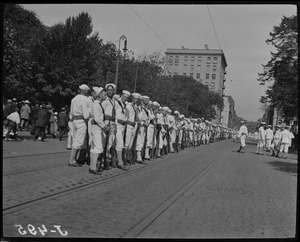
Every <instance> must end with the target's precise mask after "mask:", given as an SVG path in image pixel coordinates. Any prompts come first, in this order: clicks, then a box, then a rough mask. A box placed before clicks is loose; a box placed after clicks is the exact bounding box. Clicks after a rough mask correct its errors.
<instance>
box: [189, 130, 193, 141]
mask: <svg viewBox="0 0 300 242" xmlns="http://www.w3.org/2000/svg"><path fill="white" fill-rule="evenodd" d="M189 135H190V142H193V141H194V131H191V130H190V131H189Z"/></svg>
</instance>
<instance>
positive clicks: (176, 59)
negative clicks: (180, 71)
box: [175, 55, 179, 63]
mask: <svg viewBox="0 0 300 242" xmlns="http://www.w3.org/2000/svg"><path fill="white" fill-rule="evenodd" d="M175 63H179V56H178V55H176V56H175Z"/></svg>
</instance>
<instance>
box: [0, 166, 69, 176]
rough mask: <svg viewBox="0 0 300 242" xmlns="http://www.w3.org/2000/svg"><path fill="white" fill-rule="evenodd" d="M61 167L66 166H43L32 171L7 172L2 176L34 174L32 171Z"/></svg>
mask: <svg viewBox="0 0 300 242" xmlns="http://www.w3.org/2000/svg"><path fill="white" fill-rule="evenodd" d="M63 166H67V165H66V164H63V165H49V166H43V167H40V168H37V169H32V170H21V171H17V172H10V173H9V172H8V173H3V176H12V175H20V174H25V173H28V172H34V171H42V170H46V169H51V168H56V167H58V168H59V167H63Z"/></svg>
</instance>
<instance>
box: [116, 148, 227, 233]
mask: <svg viewBox="0 0 300 242" xmlns="http://www.w3.org/2000/svg"><path fill="white" fill-rule="evenodd" d="M225 155H228V151H227V152H224V153H222V154H221V155H220V156H218V157H217V158H216V159H215V160H213V161H212V162H211V163H209V164H208V165H207V166H206V167H205V168H204V169H202V170H201V171H200V172H199V173H198V174H197V175H196V176H195V177H194V178H193V179H192V180H190V181H189V182H188V183H187V184H185V185H184V186H183V187H181V188H180V189H179V190H177V192H175V193H173V194H172V195H171V196H170V197H169V198H168V199H167V200H165V201H164V202H162V203H161V204H160V205H159V206H158V207H157V208H156V209H154V210H153V211H152V212H150V214H149V215H147V216H146V217H145V218H143V219H142V220H141V221H139V222H138V223H137V224H136V225H135V226H133V227H132V228H131V229H129V230H128V231H127V232H126V233H125V234H124V235H123V236H122V238H136V237H137V236H138V235H139V234H141V233H142V232H143V231H144V230H145V229H147V227H148V226H149V225H151V223H153V221H155V220H156V219H157V218H158V217H159V216H160V215H162V214H163V213H164V212H165V211H166V210H167V209H168V208H169V207H170V206H171V205H172V204H174V203H175V202H176V201H177V200H178V199H179V198H180V197H182V196H183V195H184V194H185V193H186V192H187V191H188V190H189V189H191V188H192V187H193V186H194V185H195V184H196V183H197V182H198V181H199V180H201V179H202V178H203V177H204V176H205V175H206V174H207V173H208V172H209V171H210V170H211V169H212V168H213V167H214V166H215V165H216V164H218V163H219V161H220V160H221V159H222V158H224V156H225Z"/></svg>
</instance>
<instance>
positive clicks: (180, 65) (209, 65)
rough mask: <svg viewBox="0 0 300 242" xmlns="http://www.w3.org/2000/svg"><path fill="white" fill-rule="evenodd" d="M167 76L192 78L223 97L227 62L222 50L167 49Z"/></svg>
mask: <svg viewBox="0 0 300 242" xmlns="http://www.w3.org/2000/svg"><path fill="white" fill-rule="evenodd" d="M165 54H166V65H165V74H166V75H168V76H174V75H183V76H191V77H193V78H194V79H195V80H197V81H199V82H201V83H202V84H204V85H207V86H208V87H209V89H210V90H211V91H214V92H216V93H218V94H219V95H220V96H222V95H223V90H224V89H225V86H224V82H225V81H226V79H225V74H226V71H225V69H226V67H227V62H226V58H225V55H224V52H223V50H220V49H208V47H207V46H205V49H186V48H184V47H182V48H181V49H167V51H166V52H165Z"/></svg>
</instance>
